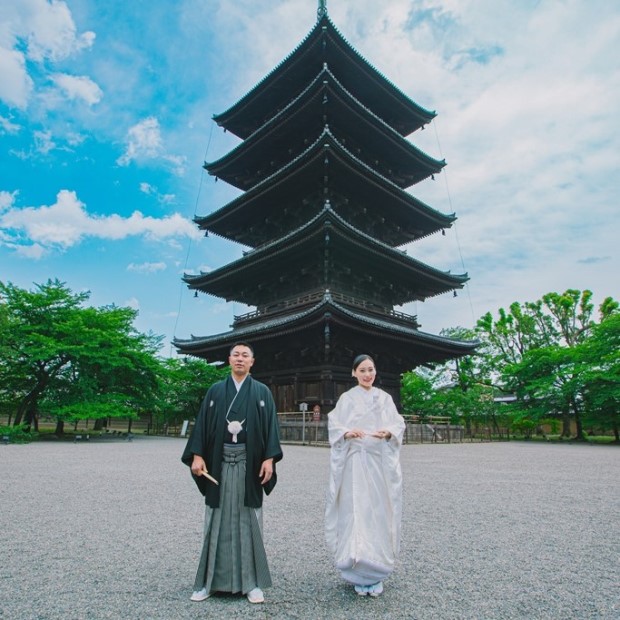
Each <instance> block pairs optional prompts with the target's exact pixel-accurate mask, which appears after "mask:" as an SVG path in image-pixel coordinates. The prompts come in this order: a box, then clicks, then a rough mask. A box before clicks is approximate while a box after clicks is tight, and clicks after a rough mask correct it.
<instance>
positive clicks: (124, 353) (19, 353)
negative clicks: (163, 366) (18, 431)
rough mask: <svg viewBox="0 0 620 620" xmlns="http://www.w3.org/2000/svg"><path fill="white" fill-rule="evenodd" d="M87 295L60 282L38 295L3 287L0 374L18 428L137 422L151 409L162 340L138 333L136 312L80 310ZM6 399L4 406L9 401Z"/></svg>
mask: <svg viewBox="0 0 620 620" xmlns="http://www.w3.org/2000/svg"><path fill="white" fill-rule="evenodd" d="M89 296H90V295H89V293H86V292H85V293H79V294H74V293H72V292H71V291H70V290H69V289H68V288H67V286H66V285H65V284H64V283H62V282H59V281H58V280H53V281H52V280H49V281H48V282H47V283H46V284H41V285H35V289H34V290H33V291H27V290H24V289H20V288H18V287H16V286H14V285H12V284H11V283H8V284H4V283H0V307H2V311H1V313H0V317H4V318H0V320H2V321H4V323H5V324H6V326H7V327H8V329H7V330H3V332H2V335H1V336H0V352H2V354H3V356H6V357H4V359H3V360H2V362H1V363H0V368H1V370H0V372H2V373H4V376H3V378H4V379H5V380H6V383H4V386H5V390H6V391H8V392H11V393H13V394H14V395H15V396H14V397H13V404H14V405H15V418H14V420H13V424H15V425H19V424H21V423H22V421H25V422H26V424H27V425H30V424H32V423H33V424H34V425H35V429H36V428H37V420H38V414H39V413H45V414H47V415H50V416H53V417H54V418H55V419H56V420H57V432H59V433H62V432H63V430H64V422H65V421H67V420H77V419H83V418H95V419H97V418H103V417H109V416H121V417H124V416H129V417H131V416H135V415H136V414H137V413H138V412H139V411H142V410H144V409H146V408H150V407H152V406H154V403H155V401H156V398H157V392H158V385H157V382H158V372H157V371H158V361H157V359H156V357H155V353H156V351H157V348H158V345H159V343H160V341H161V338H160V337H157V336H153V335H143V334H139V333H138V332H136V330H135V329H134V328H133V321H134V320H135V317H136V312H135V311H134V310H132V309H131V308H118V307H115V306H108V307H103V308H92V307H83V306H84V303H85V302H86V301H87V300H88V298H89ZM7 400H8V399H7V398H6V397H5V403H6V402H7Z"/></svg>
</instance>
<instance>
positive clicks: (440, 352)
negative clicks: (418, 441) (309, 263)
mask: <svg viewBox="0 0 620 620" xmlns="http://www.w3.org/2000/svg"><path fill="white" fill-rule="evenodd" d="M326 326H329V330H330V339H331V340H332V341H333V344H332V346H331V349H332V351H333V352H332V355H334V356H337V355H338V350H339V349H340V348H341V347H338V346H335V345H336V344H337V343H339V342H341V343H344V342H346V341H348V342H351V341H352V340H355V341H356V342H363V343H366V342H368V341H369V340H370V339H372V341H373V345H372V347H368V349H369V350H370V349H371V348H372V350H373V351H376V350H378V348H379V347H380V348H381V350H382V351H378V352H379V353H380V352H383V353H384V355H385V356H386V357H394V356H399V357H404V358H406V359H405V361H404V367H403V368H402V370H403V371H404V370H407V369H411V368H414V367H415V366H418V365H420V364H427V363H439V362H444V361H446V360H448V359H453V358H455V357H462V356H463V355H468V354H471V353H472V352H473V351H474V350H475V348H476V347H477V346H478V343H477V342H471V341H461V340H454V339H451V338H445V337H443V336H437V335H434V334H429V333H426V332H422V331H420V330H419V329H416V328H415V327H409V326H406V325H403V324H397V323H393V322H390V321H388V320H383V319H381V318H378V317H376V316H368V315H365V314H364V313H363V312H360V311H357V310H353V309H351V308H348V307H346V306H344V305H342V304H340V303H338V302H337V301H335V300H334V299H333V298H332V295H331V294H330V293H329V291H326V292H325V294H324V296H323V299H322V300H320V301H319V302H318V303H316V304H315V305H313V306H311V307H309V308H305V309H303V310H300V311H298V312H294V313H291V314H288V315H280V316H277V317H274V318H273V319H271V320H265V321H262V322H260V323H252V324H250V325H246V326H241V327H235V328H234V329H232V330H230V331H228V332H224V333H221V334H215V335H212V336H193V335H192V336H191V338H190V339H185V340H181V339H175V340H174V342H173V344H174V345H175V346H176V347H177V349H178V351H179V353H181V354H186V355H194V356H198V357H202V358H206V359H210V360H211V361H216V360H226V359H227V357H228V348H229V347H230V345H231V344H232V343H233V342H236V341H239V340H248V341H251V342H252V343H253V344H254V346H256V347H257V348H259V347H261V346H262V345H264V347H265V348H267V347H268V348H269V349H271V350H276V349H278V348H280V349H286V348H287V347H289V346H291V342H292V338H293V337H295V336H297V337H298V336H299V334H300V333H301V334H303V333H304V332H306V334H307V335H306V337H305V340H306V341H307V343H311V344H313V345H314V346H316V347H320V346H321V341H320V340H319V341H317V339H316V337H315V335H316V334H320V335H321V336H322V334H323V333H324V330H325V328H326ZM342 348H344V347H342ZM366 348H367V347H366V346H365V347H364V349H366ZM345 355H346V361H345V362H344V363H346V364H349V363H350V354H349V352H348V349H347V351H346V352H345ZM332 361H334V362H335V361H337V360H335V359H334V360H332ZM273 370H275V368H274V369H273Z"/></svg>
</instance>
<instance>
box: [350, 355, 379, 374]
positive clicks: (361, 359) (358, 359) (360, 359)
mask: <svg viewBox="0 0 620 620" xmlns="http://www.w3.org/2000/svg"><path fill="white" fill-rule="evenodd" d="M366 360H370V361H371V362H372V363H373V364H374V363H375V360H373V359H372V357H370V355H366V354H365V353H362V354H361V355H358V356H357V357H356V358H355V359H354V360H353V370H354V371H355V370H357V367H358V366H359V365H360V364H361V363H362V362H365V361H366Z"/></svg>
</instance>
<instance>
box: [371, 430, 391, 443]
mask: <svg viewBox="0 0 620 620" xmlns="http://www.w3.org/2000/svg"><path fill="white" fill-rule="evenodd" d="M372 436H373V437H377V439H386V440H388V441H389V440H390V439H392V433H390V431H385V430H381V431H375V432H374V433H373V434H372Z"/></svg>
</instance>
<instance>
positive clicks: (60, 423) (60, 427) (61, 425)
mask: <svg viewBox="0 0 620 620" xmlns="http://www.w3.org/2000/svg"><path fill="white" fill-rule="evenodd" d="M54 434H55V435H64V434H65V421H64V420H56V430H55V431H54Z"/></svg>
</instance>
